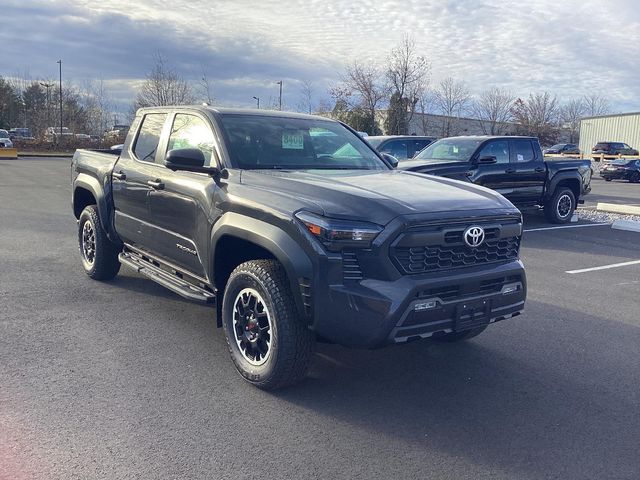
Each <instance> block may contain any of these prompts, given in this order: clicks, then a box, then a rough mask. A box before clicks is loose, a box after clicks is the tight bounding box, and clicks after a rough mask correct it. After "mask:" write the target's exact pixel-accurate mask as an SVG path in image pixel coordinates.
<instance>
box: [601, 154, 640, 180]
mask: <svg viewBox="0 0 640 480" xmlns="http://www.w3.org/2000/svg"><path fill="white" fill-rule="evenodd" d="M600 176H601V177H602V178H604V179H605V180H606V181H607V182H610V181H611V180H614V179H618V180H629V182H631V183H640V160H627V159H620V160H612V161H610V162H607V163H605V164H604V165H603V166H602V168H601V169H600Z"/></svg>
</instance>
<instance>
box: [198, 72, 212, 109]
mask: <svg viewBox="0 0 640 480" xmlns="http://www.w3.org/2000/svg"><path fill="white" fill-rule="evenodd" d="M201 70H202V75H201V76H200V79H199V80H198V85H197V90H198V95H199V96H200V97H202V101H203V102H207V103H208V104H209V105H213V102H214V101H215V98H214V97H213V85H212V84H211V80H210V79H209V76H208V75H207V71H206V69H205V67H204V65H202V66H201Z"/></svg>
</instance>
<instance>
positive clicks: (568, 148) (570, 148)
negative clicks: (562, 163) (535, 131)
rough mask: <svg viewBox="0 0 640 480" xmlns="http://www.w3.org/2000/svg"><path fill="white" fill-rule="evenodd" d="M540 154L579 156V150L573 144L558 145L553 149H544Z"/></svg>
mask: <svg viewBox="0 0 640 480" xmlns="http://www.w3.org/2000/svg"><path fill="white" fill-rule="evenodd" d="M542 153H543V154H545V155H561V154H563V153H564V154H567V155H569V154H570V155H580V149H579V148H578V146H577V145H576V144H574V143H558V144H557V145H554V146H553V147H549V148H545V149H544V150H542Z"/></svg>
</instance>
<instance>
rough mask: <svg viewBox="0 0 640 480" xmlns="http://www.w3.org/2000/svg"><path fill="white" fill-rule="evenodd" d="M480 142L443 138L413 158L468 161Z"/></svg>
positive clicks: (478, 140)
mask: <svg viewBox="0 0 640 480" xmlns="http://www.w3.org/2000/svg"><path fill="white" fill-rule="evenodd" d="M480 143H482V140H480V139H475V138H474V139H469V138H444V139H442V140H438V141H437V142H433V143H432V144H431V145H429V146H428V147H427V148H425V149H424V150H422V151H421V152H420V153H419V154H418V155H417V156H416V157H414V158H416V159H420V160H433V161H438V162H468V161H469V160H471V156H472V155H473V153H474V152H475V151H476V148H478V145H480ZM507 151H508V150H507ZM507 161H508V159H507Z"/></svg>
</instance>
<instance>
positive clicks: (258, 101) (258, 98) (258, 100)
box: [253, 97, 260, 110]
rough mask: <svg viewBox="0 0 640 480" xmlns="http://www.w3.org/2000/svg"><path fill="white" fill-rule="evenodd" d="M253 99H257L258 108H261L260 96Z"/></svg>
mask: <svg viewBox="0 0 640 480" xmlns="http://www.w3.org/2000/svg"><path fill="white" fill-rule="evenodd" d="M253 99H254V100H255V101H256V103H257V104H258V110H260V97H253Z"/></svg>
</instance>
